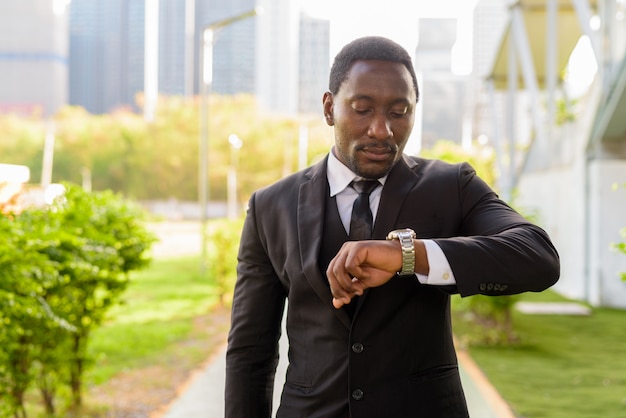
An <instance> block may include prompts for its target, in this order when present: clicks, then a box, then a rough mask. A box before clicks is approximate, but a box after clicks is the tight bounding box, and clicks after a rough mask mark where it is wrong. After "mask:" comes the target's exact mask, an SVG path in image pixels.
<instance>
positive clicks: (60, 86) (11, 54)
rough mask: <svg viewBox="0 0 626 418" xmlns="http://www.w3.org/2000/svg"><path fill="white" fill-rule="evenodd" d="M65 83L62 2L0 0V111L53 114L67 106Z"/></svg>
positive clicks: (66, 42) (65, 58) (64, 18)
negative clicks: (0, 0)
mask: <svg viewBox="0 0 626 418" xmlns="http://www.w3.org/2000/svg"><path fill="white" fill-rule="evenodd" d="M33 28H36V30H33ZM67 83H68V40H67V14H66V8H65V3H64V2H61V1H50V0H20V1H3V2H0V112H16V113H32V112H37V111H40V112H42V114H43V115H44V116H50V115H53V114H54V113H55V112H56V111H57V110H58V109H59V108H60V107H61V106H63V105H65V104H67Z"/></svg>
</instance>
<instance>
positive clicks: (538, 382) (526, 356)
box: [454, 292, 626, 418]
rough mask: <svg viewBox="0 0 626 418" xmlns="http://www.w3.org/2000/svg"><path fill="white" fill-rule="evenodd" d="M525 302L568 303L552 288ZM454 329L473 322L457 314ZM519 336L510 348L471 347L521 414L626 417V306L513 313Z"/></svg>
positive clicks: (529, 417) (531, 417)
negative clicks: (588, 311)
mask: <svg viewBox="0 0 626 418" xmlns="http://www.w3.org/2000/svg"><path fill="white" fill-rule="evenodd" d="M521 300H523V301H564V299H563V298H561V297H560V296H558V295H557V294H555V293H553V292H544V293H540V294H535V293H528V294H524V295H522V297H521ZM454 318H455V319H454V326H455V334H457V336H461V338H462V335H463V334H466V333H475V332H476V329H475V328H473V327H475V326H476V325H475V324H472V323H470V322H468V321H467V320H464V319H463V317H462V316H460V315H458V312H457V313H456V314H455V315H454ZM513 323H514V329H515V331H516V333H517V334H518V336H519V337H520V342H519V343H518V344H515V345H512V346H509V347H495V346H480V345H473V346H471V347H470V348H469V353H470V355H471V357H472V358H473V359H474V360H475V361H476V363H477V364H478V365H479V366H480V368H481V369H482V370H483V372H484V373H485V374H486V376H487V377H488V379H489V380H490V381H491V383H492V384H493V385H494V386H495V388H496V389H497V390H498V391H499V392H500V394H501V395H502V396H503V397H504V399H505V400H506V401H507V403H509V405H510V406H511V407H512V409H513V411H514V413H515V414H516V416H518V417H524V418H543V417H546V418H605V417H606V418H618V417H626V332H625V330H624V328H625V325H626V311H621V310H614V309H599V308H598V309H593V313H592V314H591V315H590V316H571V315H570V316H568V315H528V314H522V313H519V312H517V311H515V312H514V318H513Z"/></svg>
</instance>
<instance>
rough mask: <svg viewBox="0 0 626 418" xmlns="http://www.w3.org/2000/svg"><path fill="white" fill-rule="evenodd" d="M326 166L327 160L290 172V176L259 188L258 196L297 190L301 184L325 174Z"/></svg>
mask: <svg viewBox="0 0 626 418" xmlns="http://www.w3.org/2000/svg"><path fill="white" fill-rule="evenodd" d="M325 167H326V165H325V160H324V161H321V162H318V163H317V164H314V165H312V166H310V167H307V168H305V169H302V170H300V171H297V172H295V173H292V174H289V175H288V176H285V177H283V178H282V179H280V180H277V181H275V182H274V183H272V184H269V185H267V186H265V187H262V188H260V189H258V190H257V191H256V192H255V194H256V195H257V197H258V196H263V197H269V198H275V197H284V196H285V194H289V193H290V192H295V191H297V190H298V189H299V188H300V185H301V184H303V183H305V182H308V181H311V180H312V179H314V178H316V177H318V176H325V175H326V169H325Z"/></svg>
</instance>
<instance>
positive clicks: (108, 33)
mask: <svg viewBox="0 0 626 418" xmlns="http://www.w3.org/2000/svg"><path fill="white" fill-rule="evenodd" d="M144 10H145V9H144V0H72V2H71V6H70V73H69V75H70V88H69V97H70V104H72V105H77V106H82V107H84V108H85V109H86V110H87V111H89V112H91V113H105V112H110V111H112V110H114V109H116V108H121V107H132V108H136V102H135V96H136V94H137V93H139V92H142V91H143V90H144V79H143V74H144V19H143V16H144Z"/></svg>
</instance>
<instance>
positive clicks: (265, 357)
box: [225, 195, 286, 418]
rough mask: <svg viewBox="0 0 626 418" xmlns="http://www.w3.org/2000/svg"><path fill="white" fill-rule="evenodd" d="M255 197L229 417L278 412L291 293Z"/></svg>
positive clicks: (237, 301)
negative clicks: (273, 257)
mask: <svg viewBox="0 0 626 418" xmlns="http://www.w3.org/2000/svg"><path fill="white" fill-rule="evenodd" d="M257 215H258V213H257V208H256V206H255V195H253V196H252V198H251V199H250V205H249V209H248V214H247V217H246V220H245V223H244V228H243V232H242V235H241V243H240V248H239V255H238V265H237V283H236V285H235V293H234V299H233V306H232V317H231V329H230V332H229V335H228V349H227V353H226V386H225V407H226V410H225V417H226V418H235V417H237V418H239V417H247V418H248V417H267V418H269V417H270V416H271V413H272V397H273V388H274V376H275V373H276V366H277V364H278V340H279V338H280V332H281V331H280V330H281V319H282V315H283V309H284V306H285V297H286V293H285V290H284V288H283V286H282V285H281V283H280V281H279V280H278V277H277V275H276V273H275V271H274V269H273V267H272V264H271V262H270V259H269V257H268V255H267V252H266V250H265V249H266V246H265V242H264V239H263V238H262V234H261V233H260V227H259V223H258V220H257Z"/></svg>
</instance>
